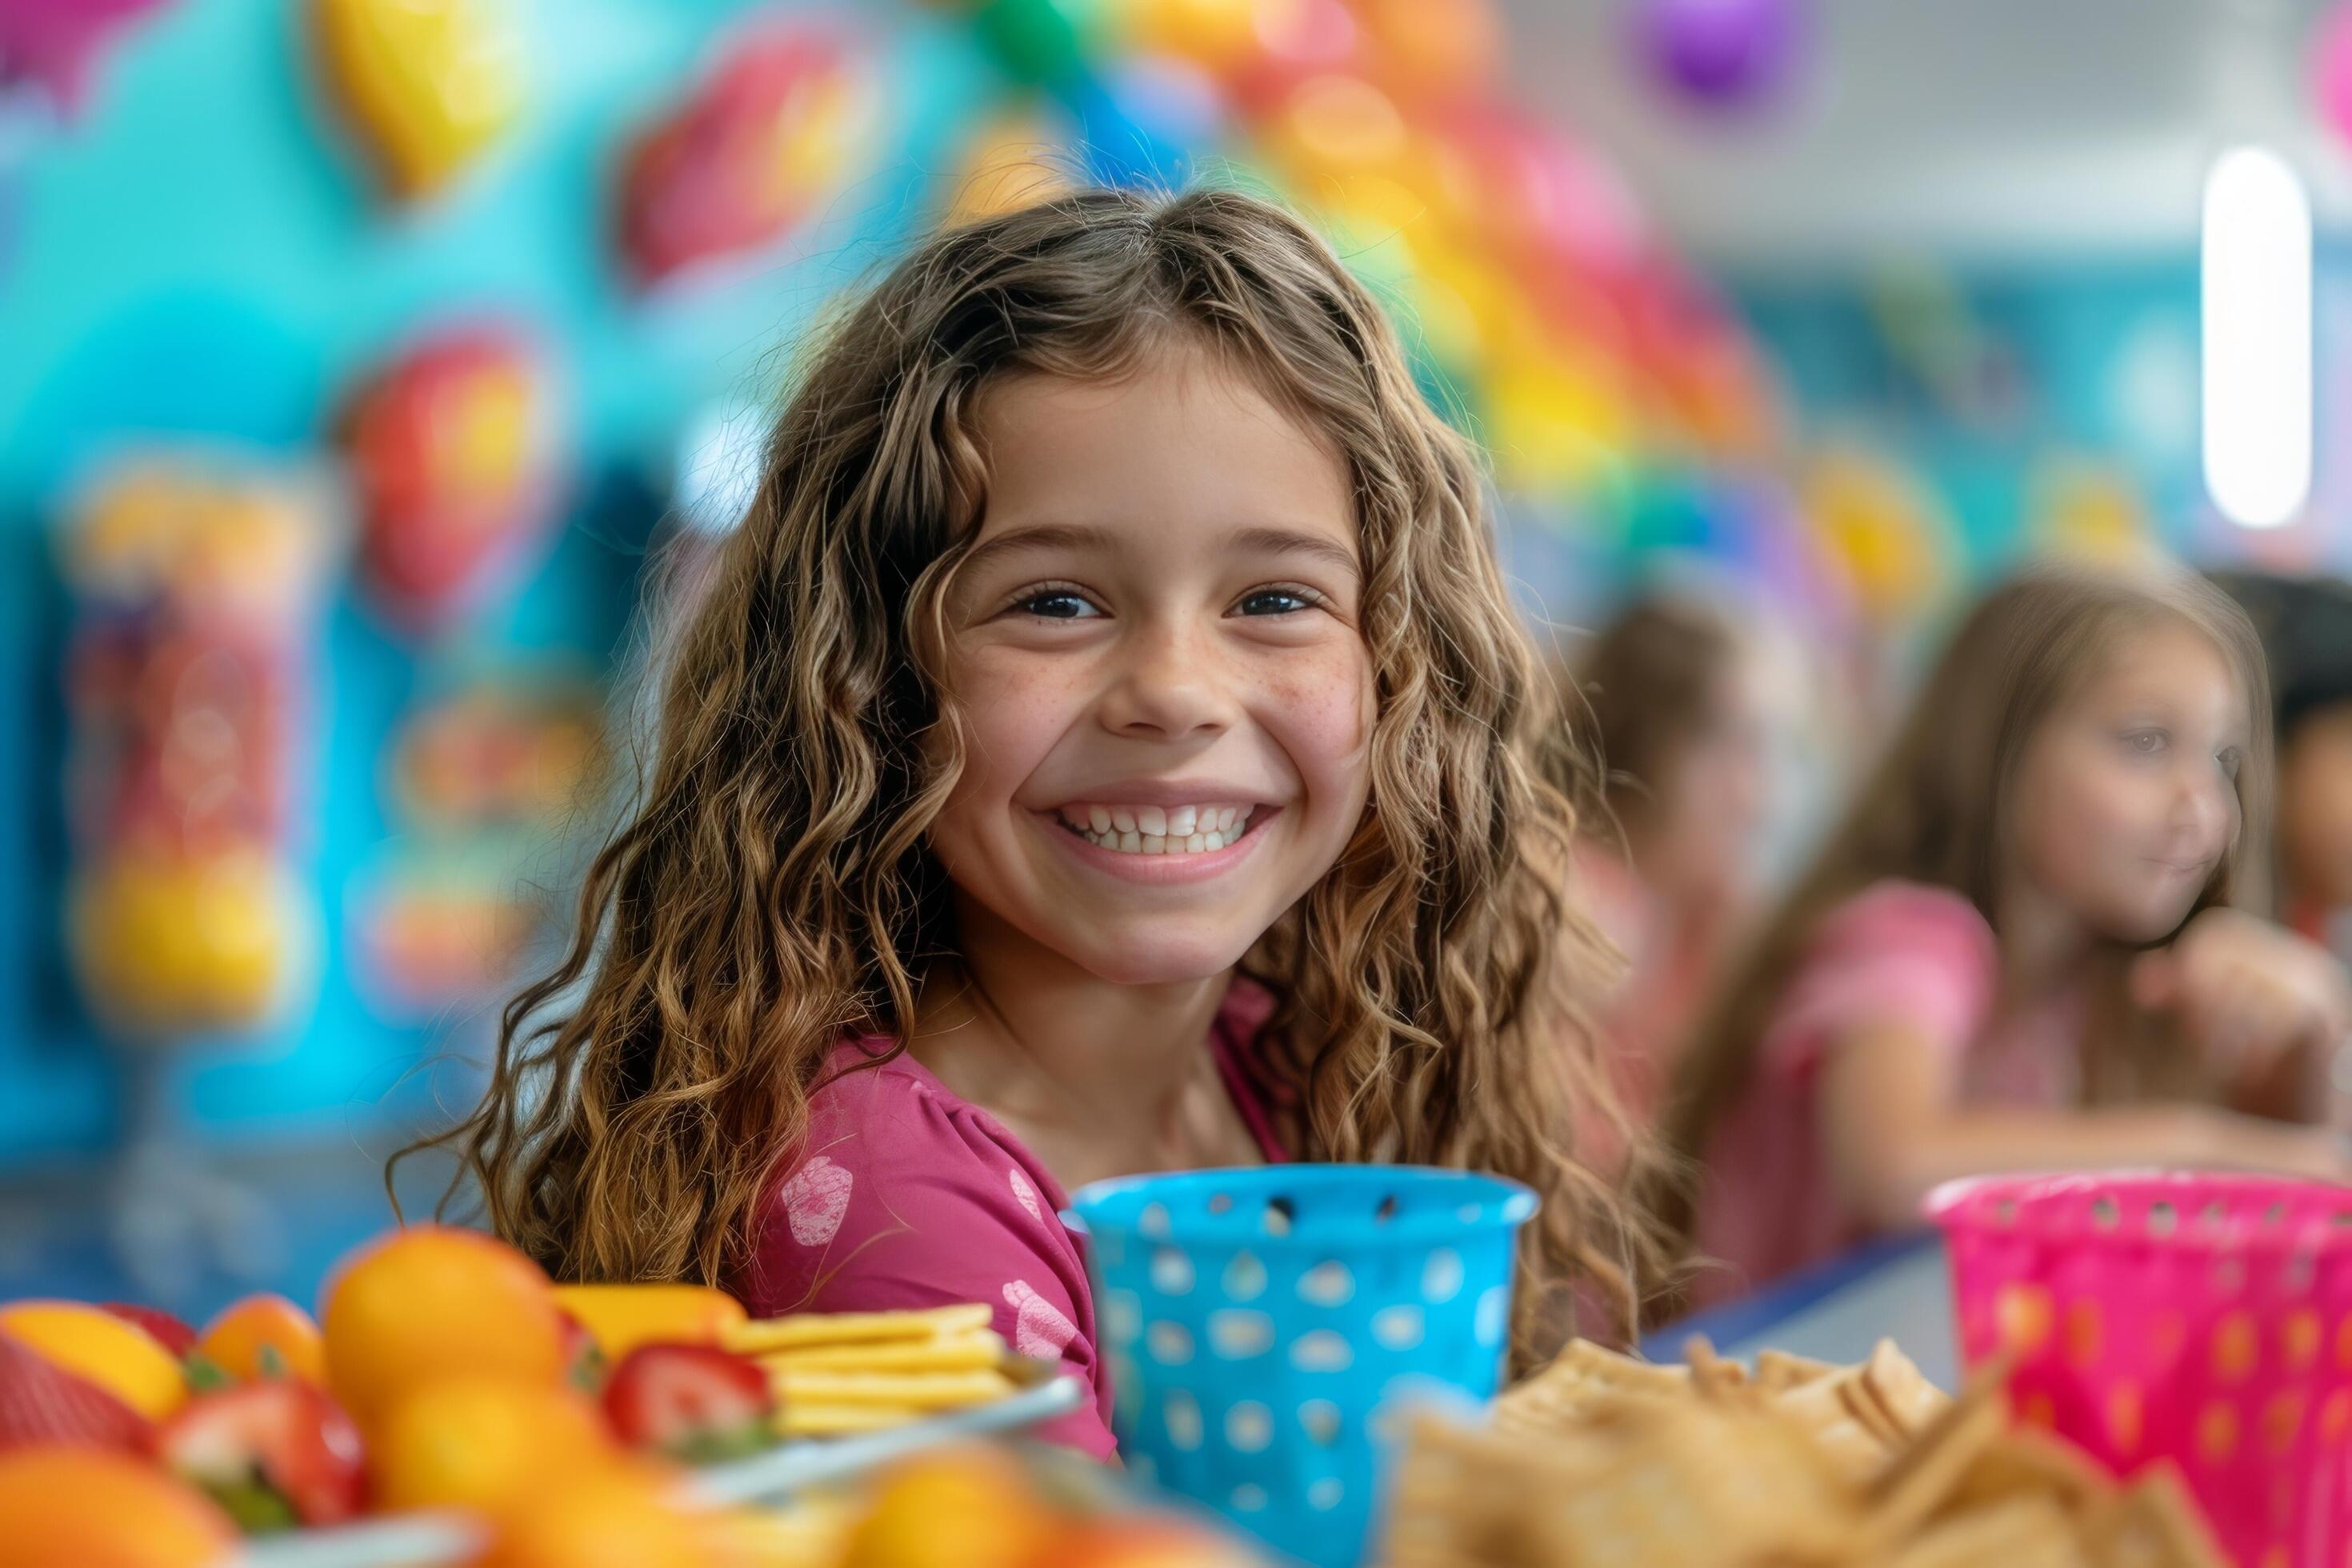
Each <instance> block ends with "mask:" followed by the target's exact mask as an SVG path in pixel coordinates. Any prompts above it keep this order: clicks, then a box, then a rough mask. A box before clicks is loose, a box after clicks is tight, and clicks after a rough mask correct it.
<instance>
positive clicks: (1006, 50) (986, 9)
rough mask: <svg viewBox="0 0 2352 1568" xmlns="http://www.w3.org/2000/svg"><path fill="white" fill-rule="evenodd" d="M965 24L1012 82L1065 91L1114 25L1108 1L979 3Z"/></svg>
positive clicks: (1104, 46)
mask: <svg viewBox="0 0 2352 1568" xmlns="http://www.w3.org/2000/svg"><path fill="white" fill-rule="evenodd" d="M971 25H972V30H973V31H974V32H975V33H977V34H978V35H979V37H980V41H981V43H982V47H985V48H986V49H987V50H988V52H989V54H990V55H991V56H992V58H994V59H995V61H996V63H997V65H998V66H999V67H1001V68H1003V71H1004V73H1005V74H1006V75H1007V76H1009V77H1011V78H1012V79H1013V80H1014V81H1017V82H1020V83H1022V84H1023V85H1024V86H1028V87H1043V88H1050V89H1055V90H1057V91H1069V90H1071V89H1076V87H1077V86H1078V85H1079V84H1080V83H1081V82H1083V81H1084V80H1085V79H1086V78H1087V73H1088V71H1089V69H1090V68H1091V66H1092V64H1093V62H1094V61H1095V60H1096V59H1097V58H1098V57H1099V56H1101V55H1103V54H1105V53H1106V52H1108V49H1109V47H1110V44H1109V40H1110V37H1111V30H1112V27H1113V25H1114V21H1113V14H1112V11H1111V8H1110V0H983V3H982V5H979V6H978V7H977V8H976V9H975V10H974V11H973V12H972V14H971Z"/></svg>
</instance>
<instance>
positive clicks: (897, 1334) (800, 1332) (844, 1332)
mask: <svg viewBox="0 0 2352 1568" xmlns="http://www.w3.org/2000/svg"><path fill="white" fill-rule="evenodd" d="M993 1315H994V1313H993V1310H992V1309H991V1308H990V1307H989V1306H988V1304H987V1303H986V1302H982V1301H971V1302H966V1303H963V1304H961V1305H959V1306H953V1307H932V1308H929V1309H928V1310H923V1311H911V1312H796V1313H793V1315H792V1316H790V1317H783V1318H754V1319H753V1320H751V1321H750V1322H748V1323H737V1324H734V1325H733V1326H731V1327H730V1328H729V1329H728V1330H727V1331H726V1332H724V1333H723V1334H721V1335H720V1336H719V1343H720V1344H722V1345H724V1346H725V1347H726V1348H727V1349H729V1350H730V1351H733V1352H735V1353H736V1354H738V1355H758V1354H760V1353H761V1352H764V1351H777V1350H786V1349H790V1348H792V1347H793V1346H798V1345H836V1344H870V1343H874V1342H881V1341H892V1340H929V1339H938V1338H942V1337H945V1336H947V1335H950V1334H960V1333H969V1332H971V1331H972V1330H974V1329H984V1328H986V1327H988V1324H989V1320H990V1319H991V1318H992V1316H993Z"/></svg>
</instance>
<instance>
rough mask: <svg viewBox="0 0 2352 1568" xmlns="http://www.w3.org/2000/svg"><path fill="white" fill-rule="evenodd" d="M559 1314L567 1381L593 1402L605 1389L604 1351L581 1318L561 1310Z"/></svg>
mask: <svg viewBox="0 0 2352 1568" xmlns="http://www.w3.org/2000/svg"><path fill="white" fill-rule="evenodd" d="M555 1314H556V1316H557V1317H558V1318H560V1319H561V1320H562V1325H563V1381H564V1382H566V1383H568V1384H571V1385H572V1387H574V1388H576V1389H578V1390H579V1391H580V1392H581V1393H583V1394H586V1395H587V1396H588V1397H589V1398H591V1399H593V1398H595V1397H596V1394H597V1392H598V1391H599V1390H600V1389H602V1388H603V1387H604V1348H603V1347H602V1346H600V1345H599V1344H597V1342H596V1336H595V1335H593V1334H592V1333H590V1332H589V1331H588V1325H587V1324H585V1323H583V1322H582V1321H580V1320H579V1319H578V1318H576V1317H573V1316H572V1314H571V1313H570V1312H567V1311H565V1310H563V1309H562V1308H561V1307H558V1308H557V1309H556V1310H555Z"/></svg>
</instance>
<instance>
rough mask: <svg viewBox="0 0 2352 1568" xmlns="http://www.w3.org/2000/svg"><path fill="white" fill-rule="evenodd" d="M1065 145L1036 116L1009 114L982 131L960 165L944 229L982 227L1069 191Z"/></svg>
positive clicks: (959, 161)
mask: <svg viewBox="0 0 2352 1568" xmlns="http://www.w3.org/2000/svg"><path fill="white" fill-rule="evenodd" d="M1065 147H1066V141H1065V139H1064V138H1063V137H1061V136H1058V135H1056V134H1055V128H1054V127H1053V126H1052V125H1051V124H1050V123H1048V122H1047V121H1045V120H1043V119H1041V118H1039V117H1037V116H1034V115H1029V114H1009V115H1005V116H1003V118H1001V119H998V120H994V121H990V122H989V123H987V124H985V125H983V126H982V127H981V129H980V130H979V132H977V133H975V134H974V135H973V137H972V139H971V142H969V143H968V144H967V145H966V146H965V148H964V151H963V156H962V157H961V159H960V160H958V163H957V167H956V172H955V175H954V179H955V184H954V185H953V186H952V187H951V188H950V191H949V192H948V197H947V206H946V210H945V212H944V213H943V214H942V215H941V216H940V223H941V225H942V226H946V227H949V228H955V227H958V226H961V225H963V224H968V223H978V222H979V221H980V220H981V219H982V218H990V217H994V216H997V215H998V214H1000V213H1009V212H1017V211H1019V210H1020V209H1021V208H1023V207H1025V206H1034V205H1036V204H1037V203H1039V202H1042V201H1044V200H1045V199H1046V198H1047V197H1049V196H1055V195H1060V194H1061V193H1062V192H1063V191H1066V190H1067V189H1068V188H1069V184H1070V182H1069V178H1068V175H1067V173H1066V170H1067V168H1068V163H1067V159H1066V153H1065V151H1064V149H1065Z"/></svg>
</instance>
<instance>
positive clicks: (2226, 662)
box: [2077, 616, 2251, 714]
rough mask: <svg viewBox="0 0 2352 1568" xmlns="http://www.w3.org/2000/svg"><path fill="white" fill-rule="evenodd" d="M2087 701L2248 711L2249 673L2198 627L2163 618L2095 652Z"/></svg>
mask: <svg viewBox="0 0 2352 1568" xmlns="http://www.w3.org/2000/svg"><path fill="white" fill-rule="evenodd" d="M2077 694H2078V696H2079V697H2080V698H2082V699H2083V700H2091V701H2121V702H2129V701H2141V702H2147V703H2158V704H2162V705H2164V706H2168V707H2175V708H2179V707H2189V708H2199V707H2224V708H2229V709H2231V710H2233V711H2235V712H2238V713H2241V714H2242V713H2243V712H2244V711H2245V710H2246V709H2247V708H2248V707H2249V705H2250V704H2249V699H2250V696H2251V693H2250V692H2249V690H2248V689H2247V672H2245V671H2243V670H2241V669H2240V668H2238V666H2237V663H2236V661H2235V660H2234V659H2232V658H2231V656H2230V655H2229V654H2228V653H2227V652H2226V651H2224V649H2223V648H2222V647H2221V644H2220V643H2218V642H2217V641H2215V640H2214V638H2213V637H2211V636H2210V634H2209V633H2207V632H2206V631H2205V630H2204V629H2203V628H2202V627H2200V626H2197V625H2195V624H2194V623H2192V622H2190V621H2189V620H2187V619H2185V618H2183V617H2180V616H2158V617H2156V618H2153V619H2150V620H2147V621H2144V622H2141V623H2139V624H2137V625H2134V626H2126V627H2124V628H2123V629H2122V630H2120V631H2119V632H2117V633H2116V635H2115V636H2114V637H2111V638H2110V639H2108V641H2107V643H2106V645H2105V647H2103V648H2101V649H2099V650H2098V652H2097V654H2096V655H2095V658H2094V659H2093V661H2092V663H2091V666H2090V668H2089V669H2088V670H2087V671H2086V672H2085V674H2084V678H2083V680H2082V683H2081V685H2080V686H2079V688H2078V689H2077Z"/></svg>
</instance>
